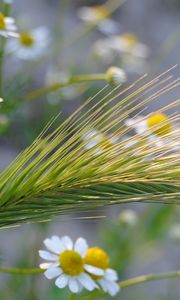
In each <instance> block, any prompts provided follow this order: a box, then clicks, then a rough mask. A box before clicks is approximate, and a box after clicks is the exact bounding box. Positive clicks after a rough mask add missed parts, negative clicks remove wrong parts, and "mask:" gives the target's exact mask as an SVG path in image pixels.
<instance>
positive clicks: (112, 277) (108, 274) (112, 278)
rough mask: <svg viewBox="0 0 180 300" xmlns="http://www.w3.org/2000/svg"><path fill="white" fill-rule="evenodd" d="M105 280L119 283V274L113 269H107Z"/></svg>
mask: <svg viewBox="0 0 180 300" xmlns="http://www.w3.org/2000/svg"><path fill="white" fill-rule="evenodd" d="M104 277H105V279H108V280H110V281H117V280H118V275H117V272H116V271H115V270H113V269H107V270H106V271H105V274H104Z"/></svg>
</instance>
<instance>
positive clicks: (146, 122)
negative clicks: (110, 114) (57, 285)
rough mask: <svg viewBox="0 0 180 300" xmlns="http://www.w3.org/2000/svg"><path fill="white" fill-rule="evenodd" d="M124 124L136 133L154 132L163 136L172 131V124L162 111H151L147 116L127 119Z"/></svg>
mask: <svg viewBox="0 0 180 300" xmlns="http://www.w3.org/2000/svg"><path fill="white" fill-rule="evenodd" d="M125 123H126V125H127V126H129V127H131V128H132V129H134V130H135V131H136V132H137V133H138V134H143V135H144V134H146V133H148V134H155V135H157V136H160V137H163V136H165V135H166V134H169V133H170V132H171V131H172V125H171V123H170V120H169V119H168V117H167V116H166V115H165V114H163V113H158V112H157V113H152V114H151V115H150V116H149V117H147V118H145V117H137V118H134V119H127V120H126V122H125Z"/></svg>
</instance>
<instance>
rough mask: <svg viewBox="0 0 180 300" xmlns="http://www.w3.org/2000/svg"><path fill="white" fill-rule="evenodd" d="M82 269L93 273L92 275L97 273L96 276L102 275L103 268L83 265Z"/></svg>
mask: <svg viewBox="0 0 180 300" xmlns="http://www.w3.org/2000/svg"><path fill="white" fill-rule="evenodd" d="M84 269H85V270H86V271H87V272H89V273H91V274H93V275H98V276H103V275H104V270H102V269H100V268H97V267H94V266H91V265H86V264H85V265H84Z"/></svg>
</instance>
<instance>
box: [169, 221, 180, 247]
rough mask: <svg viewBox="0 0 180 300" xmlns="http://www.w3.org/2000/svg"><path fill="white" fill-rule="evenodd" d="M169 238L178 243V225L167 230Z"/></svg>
mask: <svg viewBox="0 0 180 300" xmlns="http://www.w3.org/2000/svg"><path fill="white" fill-rule="evenodd" d="M169 237H170V239H171V240H173V241H174V242H176V243H180V224H174V225H173V226H172V227H171V228H170V229H169Z"/></svg>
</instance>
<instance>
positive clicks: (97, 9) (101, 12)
mask: <svg viewBox="0 0 180 300" xmlns="http://www.w3.org/2000/svg"><path fill="white" fill-rule="evenodd" d="M92 9H93V11H94V16H95V18H96V19H97V20H102V19H105V18H107V16H108V14H109V11H108V9H107V8H106V7H105V6H104V5H96V6H94V7H93V8H92Z"/></svg>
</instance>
